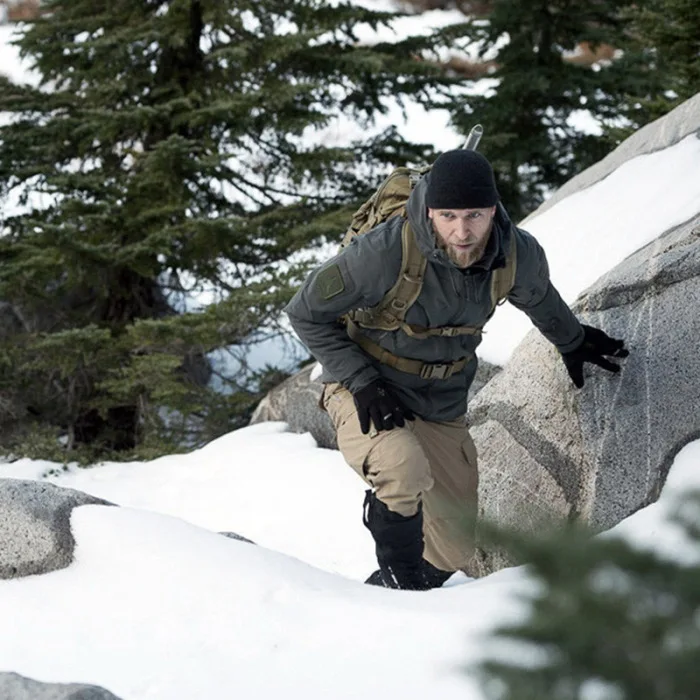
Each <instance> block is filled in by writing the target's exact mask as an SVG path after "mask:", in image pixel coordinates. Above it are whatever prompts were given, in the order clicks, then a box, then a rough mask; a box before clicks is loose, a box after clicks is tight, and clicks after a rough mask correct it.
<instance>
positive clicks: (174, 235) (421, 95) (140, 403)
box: [0, 0, 450, 454]
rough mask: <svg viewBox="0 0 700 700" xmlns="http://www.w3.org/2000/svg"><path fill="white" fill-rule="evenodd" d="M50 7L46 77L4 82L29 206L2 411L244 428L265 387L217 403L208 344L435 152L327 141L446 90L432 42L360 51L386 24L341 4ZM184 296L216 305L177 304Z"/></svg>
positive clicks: (101, 443) (171, 429) (25, 38)
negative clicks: (298, 255) (407, 168)
mask: <svg viewBox="0 0 700 700" xmlns="http://www.w3.org/2000/svg"><path fill="white" fill-rule="evenodd" d="M43 7H44V13H43V14H42V16H41V17H40V18H39V19H38V20H37V21H36V22H34V23H33V24H31V25H30V26H29V28H28V29H27V31H26V32H25V33H24V34H23V35H22V36H21V38H20V39H19V41H18V42H17V43H18V45H19V47H20V49H21V54H22V55H23V56H24V57H25V58H27V59H29V60H31V61H32V62H33V65H34V67H35V69H36V70H37V71H38V72H39V74H40V75H41V76H42V81H41V85H40V86H39V87H38V88H33V87H29V86H17V85H14V84H12V83H10V82H9V81H7V80H6V79H5V80H3V81H2V83H0V99H1V100H2V111H4V112H5V113H7V114H8V115H9V118H8V120H7V122H6V123H5V124H4V126H2V127H0V194H1V196H2V198H3V200H4V203H5V205H6V206H7V204H8V202H14V203H18V204H19V206H20V210H19V211H17V212H15V213H14V214H11V215H6V216H5V218H4V221H3V230H4V235H3V236H2V238H0V262H1V264H0V299H2V300H3V301H4V302H5V304H4V306H3V309H4V315H5V316H6V317H7V319H9V320H7V319H6V320H7V322H6V323H5V324H4V325H5V328H4V329H3V336H2V343H1V345H0V399H1V401H0V405H2V406H4V407H5V409H4V415H3V416H2V417H3V419H4V423H5V424H7V423H8V421H9V419H10V418H12V419H15V420H16V421H17V422H18V423H19V424H20V426H24V427H26V424H27V422H28V421H29V420H31V421H33V423H34V424H35V426H36V427H37V430H39V429H40V430H39V432H41V431H43V433H42V434H45V433H46V432H47V431H48V434H49V437H50V439H51V440H53V437H52V436H54V435H55V434H57V433H58V432H62V433H63V434H65V435H66V436H67V440H68V446H69V447H74V446H76V445H79V444H89V445H92V446H93V448H94V449H95V450H97V451H99V450H129V449H132V448H135V447H138V448H140V449H141V454H143V450H145V449H146V448H149V449H153V450H155V453H157V452H158V451H162V450H163V449H172V446H173V445H182V444H183V440H185V441H186V442H187V443H188V444H197V443H199V442H201V441H202V439H206V438H209V437H212V436H213V435H215V434H220V433H221V432H223V431H225V430H227V429H228V430H230V429H233V428H235V427H239V426H240V425H243V424H245V422H246V421H247V417H248V416H249V414H250V411H251V409H252V406H253V404H254V402H255V401H256V400H257V399H258V398H259V395H258V394H256V393H255V391H254V390H252V389H251V388H250V384H249V383H246V381H245V378H242V377H238V376H236V377H231V378H229V379H230V380H231V382H230V391H229V392H228V393H227V394H226V395H222V394H218V395H217V394H214V393H213V392H212V391H211V390H210V389H208V388H207V387H206V385H205V380H206V376H207V363H206V359H205V358H206V355H207V353H209V352H211V351H212V350H214V349H216V348H221V347H226V346H229V345H232V344H236V343H242V342H245V341H246V339H249V338H250V337H251V334H254V333H255V332H256V331H259V330H260V329H261V328H265V327H266V325H268V324H270V323H272V322H273V321H274V320H275V319H276V318H277V316H278V314H279V311H280V309H281V307H282V305H283V304H284V303H285V301H286V300H287V299H288V298H289V296H290V294H291V291H292V285H293V283H294V282H295V281H298V277H299V272H298V271H296V272H295V270H294V269H293V268H289V267H288V266H286V261H287V260H288V259H289V258H290V256H292V255H293V254H294V253H295V251H299V250H301V249H303V248H305V247H306V246H308V245H309V244H310V243H311V242H313V241H318V240H322V239H323V237H324V236H327V235H329V236H330V237H332V238H333V239H336V240H339V239H340V235H341V233H342V231H343V230H344V228H345V226H346V224H347V221H348V220H349V213H350V212H351V211H352V209H353V208H354V206H355V205H356V203H357V201H359V200H360V199H362V198H363V197H364V196H366V194H367V191H368V188H371V187H372V186H373V185H374V183H375V182H376V179H377V177H378V176H379V175H381V174H383V173H384V172H385V171H386V167H387V164H404V163H406V162H407V161H418V162H423V161H425V159H426V158H427V157H428V156H429V154H430V149H429V148H428V147H426V146H420V145H411V144H407V143H405V142H404V141H403V140H402V139H401V138H399V136H398V135H397V133H396V131H395V130H394V129H388V130H386V131H385V132H383V133H381V134H379V135H377V136H375V137H373V138H365V139H361V140H360V139H356V140H353V141H351V142H348V143H347V144H342V145H341V146H339V147H334V146H331V145H326V144H324V143H323V138H322V137H321V136H320V134H321V133H322V130H323V128H324V127H326V126H327V125H329V124H330V123H332V121H333V120H334V119H336V118H338V117H339V116H341V115H342V116H343V117H345V118H348V119H350V120H354V122H355V123H357V124H359V125H360V126H362V127H367V126H369V125H370V124H371V123H372V119H373V117H374V116H375V115H376V114H377V113H378V112H381V111H383V110H385V109H386V100H387V99H388V98H389V97H391V96H395V97H397V98H401V97H407V96H410V97H412V98H413V99H417V100H422V101H426V100H429V99H435V96H436V95H439V92H435V88H437V87H439V85H441V84H443V85H446V84H449V83H450V81H449V80H448V79H438V74H437V71H436V69H435V68H434V67H433V66H432V65H431V63H430V62H429V61H425V60H419V59H420V58H421V57H422V56H423V55H424V54H425V52H427V51H429V50H430V48H431V45H432V42H433V40H432V39H431V38H430V37H427V38H421V39H409V40H406V41H400V42H397V43H395V44H389V43H385V44H378V45H375V46H367V45H363V44H362V43H361V42H359V40H358V39H357V36H356V28H357V26H358V25H359V24H360V23H365V25H369V26H373V27H377V26H379V25H380V24H382V23H384V22H386V21H388V20H389V19H390V17H391V15H389V14H387V13H377V12H372V11H369V10H366V9H362V8H357V7H351V6H349V5H339V6H335V7H331V6H329V5H328V4H327V3H326V2H325V0H112V1H111V2H105V1H104V0H71V2H64V1H63V0H47V2H46V3H44V5H43ZM314 134H317V136H316V139H315V143H309V141H308V138H307V137H308V136H309V135H311V136H313V135H314ZM186 290H203V291H205V292H208V293H210V294H211V296H212V297H213V299H214V301H213V302H212V303H210V304H205V305H204V306H203V308H201V309H198V310H195V311H192V310H189V311H187V312H186V313H181V311H182V309H178V303H181V300H182V296H183V293H184V292H185V291H186ZM207 426H209V427H207ZM35 432H36V431H35ZM4 435H5V436H6V435H7V431H5V432H4ZM37 439H38V438H37V437H36V434H34V435H33V436H30V437H29V438H26V439H25V440H24V442H23V443H22V444H21V445H17V444H15V445H13V447H14V449H15V450H16V451H17V452H18V453H25V454H27V453H31V452H32V449H31V446H32V444H36V440H37ZM166 439H168V440H170V442H163V441H164V440H166ZM44 444H45V443H42V445H44ZM7 446H8V444H7V440H6V441H5V448H6V449H7Z"/></svg>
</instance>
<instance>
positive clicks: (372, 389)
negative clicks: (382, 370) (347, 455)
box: [352, 379, 415, 435]
mask: <svg viewBox="0 0 700 700" xmlns="http://www.w3.org/2000/svg"><path fill="white" fill-rule="evenodd" d="M352 396H353V399H355V406H357V416H358V418H359V419H360V430H362V432H363V433H364V434H365V435H367V433H369V422H370V419H371V420H372V423H374V427H375V428H376V429H377V430H392V429H393V428H394V427H398V428H403V427H404V425H406V422H405V421H407V420H413V419H414V418H415V416H414V415H413V413H412V412H411V411H409V410H408V409H407V408H405V407H404V406H402V405H401V404H400V403H399V401H398V399H397V398H396V397H395V396H394V395H393V394H392V393H391V392H390V391H389V389H388V388H387V386H386V384H384V382H383V381H381V380H380V379H378V380H376V381H374V382H372V383H371V384H368V385H367V386H365V387H362V389H360V390H359V391H356V392H355V393H354V394H353V395H352Z"/></svg>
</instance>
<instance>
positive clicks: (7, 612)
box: [0, 423, 700, 700]
mask: <svg viewBox="0 0 700 700" xmlns="http://www.w3.org/2000/svg"><path fill="white" fill-rule="evenodd" d="M284 428H285V426H284V424H282V423H264V424H260V425H256V426H251V427H248V428H244V429H241V430H238V431H235V432H233V433H230V434H229V435H226V436H224V437H222V438H220V439H219V440H216V441H214V442H212V443H210V444H209V445H208V446H206V447H204V448H203V449H201V450H198V451H196V452H193V453H191V454H187V455H170V456H167V457H162V458H160V459H157V460H154V461H151V462H143V463H131V464H102V465H97V466H94V467H93V468H90V469H78V468H76V467H72V468H70V469H69V470H68V471H67V472H64V473H59V474H54V475H53V476H42V474H44V473H45V472H46V471H47V470H49V469H50V468H52V467H56V465H51V464H50V463H47V462H35V461H31V460H21V461H17V462H14V463H12V464H0V478H2V477H13V478H28V479H43V480H46V481H50V482H52V483H55V484H58V485H60V486H64V487H71V488H77V489H80V490H82V491H85V492H87V493H90V494H93V495H95V496H99V497H102V498H105V499H107V500H110V501H111V502H113V503H117V504H119V505H120V506H122V507H120V508H115V507H111V506H95V505H91V506H82V507H79V508H76V509H75V510H74V511H73V515H72V518H71V526H72V530H73V534H74V537H75V539H76V543H77V546H76V551H75V560H74V561H73V563H72V564H71V565H70V566H69V567H68V568H66V569H63V570H61V571H56V572H52V573H49V574H44V575H41V576H30V577H26V578H22V579H14V580H8V581H0V619H2V621H3V625H2V627H1V628H0V672H2V671H14V672H16V673H20V674H23V675H25V676H29V677H31V678H35V679H37V680H43V681H51V682H66V683H67V682H82V683H94V684H97V685H101V686H103V687H105V688H107V689H109V690H110V691H112V692H113V693H115V694H116V695H118V696H119V697H121V698H122V699H123V700H191V699H192V698H195V697H228V696H229V695H230V696H234V695H235V696H237V697H249V698H256V699H261V700H262V699H267V698H269V699H270V700H273V699H275V698H277V697H279V695H280V693H284V694H285V697H291V698H297V697H299V698H301V697H304V698H305V699H308V700H313V699H315V698H318V699H319V700H321V699H323V700H325V699H326V698H334V699H335V698H347V699H353V700H355V699H357V700H359V699H360V698H365V697H366V696H367V694H368V693H369V694H375V693H380V694H382V695H383V696H385V697H400V698H404V699H406V700H422V698H425V697H433V696H438V697H441V698H444V699H445V700H452V699H454V700H457V699H458V698H459V699H460V700H483V699H484V698H485V696H484V695H483V691H482V689H481V687H480V686H479V683H478V681H477V677H476V675H475V674H474V673H470V672H469V668H472V667H473V666H474V665H475V664H476V663H478V661H479V660H480V659H481V658H483V655H484V654H485V653H487V652H488V653H497V652H498V650H499V649H501V653H510V649H509V648H508V647H505V646H500V645H502V644H503V643H502V642H497V641H495V640H493V639H489V637H488V635H489V633H490V632H491V631H493V630H494V629H495V628H497V627H499V626H500V625H502V624H505V623H512V622H517V621H518V620H520V619H522V617H523V615H524V614H525V611H526V608H525V603H524V598H525V597H526V596H527V595H528V594H530V593H532V592H533V591H534V590H535V588H534V586H535V584H534V583H533V582H532V581H531V580H530V579H529V577H528V575H527V572H526V570H525V569H524V568H523V567H517V568H511V569H505V570H503V571H500V572H498V573H496V574H492V575H490V576H487V577H484V578H482V579H479V580H476V581H470V580H469V579H467V577H465V576H464V575H463V574H459V575H455V576H453V578H452V579H451V580H450V581H449V582H448V584H447V586H446V587H445V588H444V589H441V590H436V591H428V592H409V591H388V590H384V589H378V588H374V587H371V586H365V585H364V584H362V583H361V581H362V579H363V578H364V577H365V576H366V575H367V574H368V573H369V572H370V571H371V570H372V569H373V568H374V558H373V551H372V550H373V547H372V543H371V538H370V536H369V534H368V533H367V531H366V530H365V529H364V526H363V525H362V522H361V503H362V495H363V493H362V492H363V488H364V487H363V485H362V482H361V480H360V479H359V478H358V477H357V476H356V475H355V474H354V472H353V471H352V470H351V469H350V468H349V467H347V466H346V465H345V464H344V463H343V460H342V458H341V457H340V455H339V453H337V452H334V451H330V450H324V449H319V448H318V447H316V445H315V443H314V441H313V440H312V439H311V437H310V436H309V435H307V434H305V435H296V434H290V433H285V432H284ZM699 461H700V441H698V442H695V443H691V444H690V445H688V446H687V447H686V448H685V449H684V450H682V451H681V452H680V453H679V455H678V457H677V459H676V462H675V463H674V465H673V466H672V468H671V472H670V475H669V479H668V482H667V484H666V487H665V488H664V490H663V492H662V494H661V498H660V499H659V501H658V503H656V504H654V505H652V506H649V507H648V508H646V509H644V510H642V511H639V512H638V513H636V514H635V515H633V516H631V517H630V518H628V519H627V520H625V521H624V522H623V523H621V524H620V525H618V526H617V527H616V528H614V529H613V530H612V531H609V533H606V534H605V536H610V535H611V534H615V535H617V536H621V537H625V538H627V539H628V540H629V541H631V542H633V543H635V544H636V545H637V546H639V547H643V548H653V549H655V550H656V551H659V552H660V553H662V554H663V555H665V556H667V557H676V558H678V559H680V560H681V561H684V562H691V561H697V560H699V559H700V552H698V551H693V550H692V549H691V548H690V545H689V544H688V543H687V542H684V541H683V540H682V538H680V537H679V536H678V532H677V530H676V528H675V526H673V525H672V524H669V523H668V520H667V519H668V517H669V516H670V515H672V514H673V512H674V510H675V503H676V498H677V497H678V496H679V495H680V494H682V493H683V492H684V491H687V490H688V489H689V488H691V487H693V486H700V477H698V470H697V464H698V462H699ZM218 531H234V532H237V533H238V534H240V535H243V536H246V537H248V538H250V539H253V540H255V541H257V543H258V544H257V545H251V544H247V543H244V542H240V541H237V540H233V539H229V538H226V537H223V536H222V535H220V534H217V532H218Z"/></svg>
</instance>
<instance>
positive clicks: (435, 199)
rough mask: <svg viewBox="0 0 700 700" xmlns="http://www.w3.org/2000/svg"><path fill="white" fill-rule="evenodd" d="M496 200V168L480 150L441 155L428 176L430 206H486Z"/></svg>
mask: <svg viewBox="0 0 700 700" xmlns="http://www.w3.org/2000/svg"><path fill="white" fill-rule="evenodd" d="M496 202H498V190H497V189H496V181H495V179H494V176H493V168H492V167H491V163H489V162H488V160H486V158H484V156H482V155H481V153H477V152H476V151H468V150H465V149H462V148H458V149H456V150H454V151H445V152H444V153H442V154H441V155H439V156H438V158H437V160H436V161H435V163H434V164H433V167H432V168H431V170H430V175H429V179H428V190H427V193H426V197H425V203H426V205H427V206H428V208H429V209H487V208H488V207H492V206H494V205H495V204H496Z"/></svg>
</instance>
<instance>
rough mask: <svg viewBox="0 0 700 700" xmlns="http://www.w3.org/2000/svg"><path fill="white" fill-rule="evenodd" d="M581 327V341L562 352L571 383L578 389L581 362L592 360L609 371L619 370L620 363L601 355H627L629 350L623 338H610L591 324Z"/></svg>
mask: <svg viewBox="0 0 700 700" xmlns="http://www.w3.org/2000/svg"><path fill="white" fill-rule="evenodd" d="M581 326H582V327H583V342H582V343H581V345H579V346H578V347H577V348H576V349H575V350H571V351H570V352H563V353H562V354H561V358H562V360H564V364H565V365H566V369H567V371H568V372H569V376H570V377H571V380H572V381H573V383H574V384H575V385H576V386H577V387H578V388H579V389H580V388H581V387H582V386H583V363H584V362H592V363H593V364H594V365H598V367H602V368H603V369H607V370H608V371H609V372H619V371H620V365H618V364H616V363H614V362H610V360H606V359H605V357H603V355H607V356H609V357H627V356H628V355H629V351H628V350H627V349H626V348H625V341H624V340H617V339H616V338H611V337H610V336H609V335H608V334H607V333H605V332H604V331H601V330H600V328H593V327H592V326H586V325H585V324H583V323H582V324H581Z"/></svg>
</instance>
